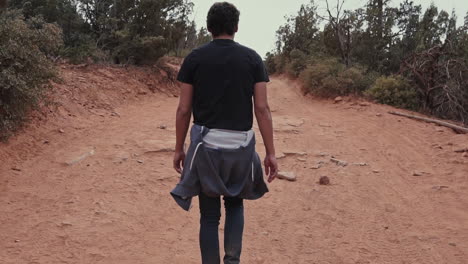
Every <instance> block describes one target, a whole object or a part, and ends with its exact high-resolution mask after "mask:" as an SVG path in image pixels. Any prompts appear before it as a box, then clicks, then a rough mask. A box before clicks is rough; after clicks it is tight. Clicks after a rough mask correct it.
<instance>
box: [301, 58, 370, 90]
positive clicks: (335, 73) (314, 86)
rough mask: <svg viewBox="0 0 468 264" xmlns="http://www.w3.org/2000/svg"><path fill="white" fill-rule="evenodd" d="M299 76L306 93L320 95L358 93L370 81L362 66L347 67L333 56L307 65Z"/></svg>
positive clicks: (366, 86) (367, 85) (365, 87)
mask: <svg viewBox="0 0 468 264" xmlns="http://www.w3.org/2000/svg"><path fill="white" fill-rule="evenodd" d="M299 78H300V79H301V80H302V81H303V83H304V89H305V92H306V93H312V94H314V95H317V96H321V97H334V96H338V95H348V94H358V93H361V92H362V91H364V90H365V89H367V88H368V87H369V85H370V83H371V82H372V78H371V77H368V76H367V74H366V73H365V72H364V69H363V68H361V67H358V66H355V67H349V68H347V67H346V66H345V65H344V64H342V63H340V62H339V61H338V59H335V58H331V59H321V60H318V61H317V62H315V63H313V64H311V65H309V66H307V68H306V69H305V70H304V71H302V72H301V74H300V75H299Z"/></svg>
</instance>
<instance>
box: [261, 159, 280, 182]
mask: <svg viewBox="0 0 468 264" xmlns="http://www.w3.org/2000/svg"><path fill="white" fill-rule="evenodd" d="M264 165H265V173H266V175H268V182H272V181H273V180H274V179H275V178H276V176H277V175H278V162H277V161H276V157H275V155H266V157H265V161H264Z"/></svg>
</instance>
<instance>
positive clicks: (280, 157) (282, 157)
mask: <svg viewBox="0 0 468 264" xmlns="http://www.w3.org/2000/svg"><path fill="white" fill-rule="evenodd" d="M284 158H286V155H285V154H284V153H283V152H281V153H280V154H278V155H277V156H276V159H284Z"/></svg>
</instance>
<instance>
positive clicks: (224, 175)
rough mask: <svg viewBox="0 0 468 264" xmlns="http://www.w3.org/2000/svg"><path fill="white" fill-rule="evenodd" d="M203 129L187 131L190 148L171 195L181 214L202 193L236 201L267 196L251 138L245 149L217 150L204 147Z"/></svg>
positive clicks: (193, 128)
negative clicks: (194, 197)
mask: <svg viewBox="0 0 468 264" xmlns="http://www.w3.org/2000/svg"><path fill="white" fill-rule="evenodd" d="M209 131H210V129H208V128H207V127H204V126H199V125H194V126H193V127H192V129H191V131H190V139H191V143H190V147H189V149H188V151H187V155H186V157H185V161H184V169H183V171H182V176H181V179H180V182H179V183H178V184H177V186H176V187H175V188H174V189H173V190H172V191H171V195H172V197H174V199H175V201H176V202H177V204H179V206H181V207H182V208H183V209H184V210H187V211H188V210H189V209H190V205H191V201H192V197H193V196H197V195H199V194H200V192H203V193H204V194H206V195H207V196H211V197H218V196H227V197H239V198H243V199H248V200H255V199H258V198H260V197H262V196H263V195H264V194H265V193H266V192H268V187H267V186H266V184H265V181H264V180H263V170H262V165H261V161H260V158H259V156H258V154H257V152H256V151H255V136H254V137H253V138H252V139H251V140H250V142H249V143H248V144H247V145H245V146H240V147H239V148H236V149H221V148H212V147H210V146H205V145H206V144H204V142H203V138H204V136H205V135H206V134H207V133H208V132H209Z"/></svg>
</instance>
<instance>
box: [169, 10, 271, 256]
mask: <svg viewBox="0 0 468 264" xmlns="http://www.w3.org/2000/svg"><path fill="white" fill-rule="evenodd" d="M238 23H239V11H238V10H237V8H236V7H235V6H234V5H232V4H230V3H227V2H222V3H215V4H214V5H213V6H212V7H211V8H210V10H209V12H208V17H207V24H208V25H207V26H208V30H209V31H210V33H211V34H212V36H213V40H212V41H211V42H210V43H208V44H206V45H204V46H201V47H199V48H197V49H195V50H193V51H192V52H191V53H190V54H189V55H188V56H187V57H186V58H185V60H184V62H183V65H182V67H181V69H180V71H179V75H178V78H177V79H178V80H179V81H180V82H181V83H182V86H181V94H180V102H179V107H178V109H177V117H176V119H177V120H176V150H175V155H174V168H175V170H176V171H177V172H179V173H181V174H182V176H181V180H180V182H179V183H178V184H177V186H176V187H175V188H174V190H173V191H172V192H171V194H172V196H173V197H174V199H175V201H176V202H177V203H178V204H179V205H180V206H181V207H182V208H183V209H185V210H189V208H190V204H191V199H192V197H194V196H199V204H200V249H201V255H202V263H203V264H219V263H220V252H219V239H218V226H219V220H220V216H221V213H220V210H221V209H220V208H221V201H220V197H221V196H223V199H224V205H225V209H226V221H225V227H224V252H225V255H224V263H225V264H237V263H240V255H241V250H242V234H243V229H244V207H243V200H244V199H249V200H254V199H258V198H260V197H262V196H263V195H264V194H265V193H266V192H268V188H267V186H266V184H265V182H264V180H263V170H262V166H261V161H260V158H259V156H258V154H257V153H256V151H255V135H254V132H253V130H252V123H253V109H255V115H256V117H257V121H258V125H259V128H260V132H261V134H262V137H263V142H264V145H265V149H266V157H265V160H264V165H265V173H266V174H267V176H268V182H271V181H273V179H275V177H276V174H277V171H278V165H277V162H276V158H275V148H274V144H273V125H272V119H271V113H270V109H269V106H268V101H267V85H266V83H267V82H268V81H269V78H268V74H267V72H266V70H265V66H264V64H263V61H262V59H261V57H260V56H259V55H258V54H257V53H256V52H255V51H254V50H252V49H249V48H247V47H245V46H242V45H240V44H238V43H237V42H235V41H234V36H235V33H236V32H237V29H238ZM252 98H253V102H252ZM192 113H193V117H194V125H193V126H192V129H191V132H190V139H191V143H190V146H189V149H188V151H187V154H185V151H184V142H185V138H186V135H187V131H188V128H189V125H190V118H191V114H192Z"/></svg>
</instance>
